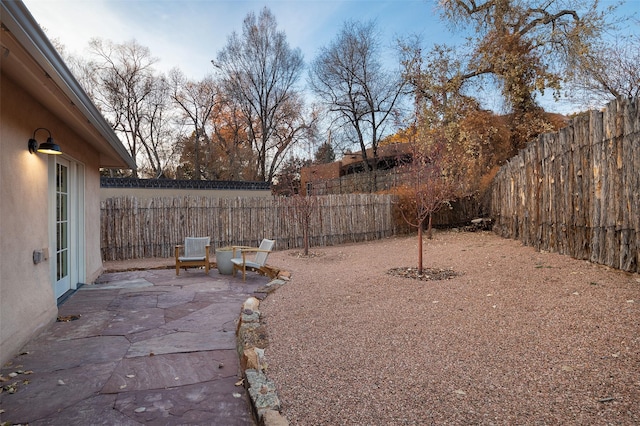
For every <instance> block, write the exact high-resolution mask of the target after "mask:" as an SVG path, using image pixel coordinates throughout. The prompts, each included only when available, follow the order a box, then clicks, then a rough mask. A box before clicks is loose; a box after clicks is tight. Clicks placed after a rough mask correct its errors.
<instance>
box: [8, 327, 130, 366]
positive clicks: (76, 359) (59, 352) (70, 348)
mask: <svg viewBox="0 0 640 426" xmlns="http://www.w3.org/2000/svg"><path fill="white" fill-rule="evenodd" d="M128 349H129V341H128V340H127V339H126V338H124V337H121V336H99V337H88V338H85V339H75V340H58V341H43V340H35V341H33V342H31V343H30V344H27V345H26V346H25V347H24V349H23V352H28V353H27V354H26V355H22V356H19V357H17V358H16V361H17V362H19V363H20V364H21V365H22V366H23V368H22V369H23V370H33V371H34V372H36V371H37V372H47V371H56V370H64V369H69V368H75V367H78V366H82V365H95V364H103V363H106V362H109V361H113V360H120V359H122V358H123V356H124V354H126V352H127V350H128ZM6 370H7V369H6V368H3V369H2V370H0V371H2V372H3V373H4V372H5V371H6Z"/></svg>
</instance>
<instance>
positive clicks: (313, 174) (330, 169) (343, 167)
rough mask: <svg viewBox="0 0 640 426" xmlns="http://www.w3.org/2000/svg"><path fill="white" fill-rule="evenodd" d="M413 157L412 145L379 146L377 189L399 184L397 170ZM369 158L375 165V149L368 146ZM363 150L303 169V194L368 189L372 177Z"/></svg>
mask: <svg viewBox="0 0 640 426" xmlns="http://www.w3.org/2000/svg"><path fill="white" fill-rule="evenodd" d="M410 158H411V146H410V145H409V144H407V143H394V144H389V145H383V146H380V147H378V159H377V164H376V169H377V170H378V176H377V178H378V179H377V180H378V181H379V182H378V185H377V190H382V189H389V187H390V186H393V184H395V183H396V173H395V171H394V169H395V168H396V167H397V166H398V165H399V164H400V163H402V162H405V161H408V160H409V159H410ZM367 161H368V163H369V164H370V165H372V164H373V161H374V160H373V151H372V150H371V148H369V149H367ZM367 171H368V167H367V164H365V161H364V158H363V156H362V152H357V153H348V154H345V155H344V156H343V157H342V159H341V160H339V161H334V162H333V163H327V164H316V165H312V166H309V167H303V168H302V169H300V186H301V192H302V194H303V195H325V194H345V193H351V192H368V186H367V185H368V182H369V180H368V179H369V176H368V173H366V172H367Z"/></svg>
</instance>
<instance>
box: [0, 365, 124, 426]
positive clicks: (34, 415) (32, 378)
mask: <svg viewBox="0 0 640 426" xmlns="http://www.w3.org/2000/svg"><path fill="white" fill-rule="evenodd" d="M117 364H118V363H117V362H108V363H100V364H85V365H82V366H81V367H76V368H68V369H63V370H56V371H50V372H46V373H45V372H42V371H40V370H39V369H37V368H34V369H33V374H29V375H20V376H18V377H19V379H20V382H21V384H19V385H18V391H17V392H16V393H14V394H9V393H7V392H3V393H1V394H0V406H2V409H3V410H5V412H4V413H3V414H2V417H1V419H2V421H3V422H9V424H26V423H32V422H34V421H35V420H38V419H44V418H47V417H50V416H52V415H55V414H56V413H57V412H58V410H60V409H66V408H69V407H73V406H74V405H75V404H76V403H78V402H79V401H82V400H83V399H85V398H89V397H91V396H94V395H96V394H97V393H98V392H100V389H102V387H103V386H104V384H105V383H106V382H107V380H108V379H109V377H111V374H112V372H113V370H114V369H115V367H116V366H117ZM25 378H28V380H29V383H28V384H22V380H24V379H25Z"/></svg>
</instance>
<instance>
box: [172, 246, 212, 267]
mask: <svg viewBox="0 0 640 426" xmlns="http://www.w3.org/2000/svg"><path fill="white" fill-rule="evenodd" d="M210 243H211V238H210V237H187V238H185V239H184V245H177V246H176V249H175V255H176V275H180V268H184V269H185V270H186V269H187V268H194V267H201V266H204V270H205V272H206V273H207V274H208V273H209V266H210V263H209V248H210ZM182 249H184V255H183V256H180V252H181V251H182Z"/></svg>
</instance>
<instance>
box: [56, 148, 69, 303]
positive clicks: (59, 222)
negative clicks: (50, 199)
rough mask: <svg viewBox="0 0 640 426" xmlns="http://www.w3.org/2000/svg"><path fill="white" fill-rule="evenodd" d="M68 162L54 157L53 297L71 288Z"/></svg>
mask: <svg viewBox="0 0 640 426" xmlns="http://www.w3.org/2000/svg"><path fill="white" fill-rule="evenodd" d="M69 178H70V172H69V162H68V161H67V160H64V159H62V158H61V159H56V185H55V187H56V189H55V216H56V219H55V223H56V225H55V232H56V240H55V243H56V245H55V277H56V281H55V297H56V299H57V298H58V297H60V296H62V295H63V294H64V293H66V292H67V291H69V290H71V278H70V272H71V271H70V260H71V259H70V241H71V222H70V211H71V209H70V205H71V195H72V194H70V189H71V187H72V185H70V182H69Z"/></svg>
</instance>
